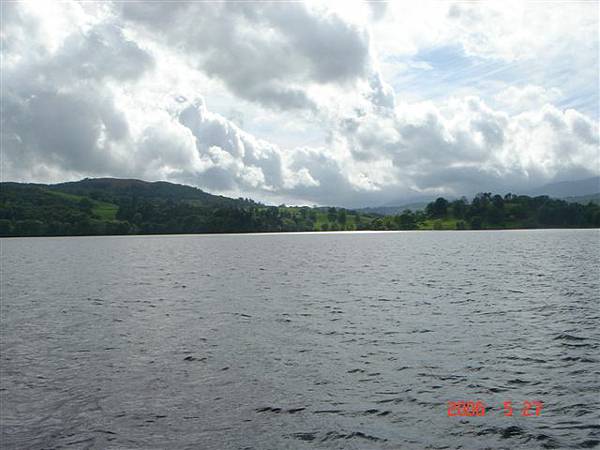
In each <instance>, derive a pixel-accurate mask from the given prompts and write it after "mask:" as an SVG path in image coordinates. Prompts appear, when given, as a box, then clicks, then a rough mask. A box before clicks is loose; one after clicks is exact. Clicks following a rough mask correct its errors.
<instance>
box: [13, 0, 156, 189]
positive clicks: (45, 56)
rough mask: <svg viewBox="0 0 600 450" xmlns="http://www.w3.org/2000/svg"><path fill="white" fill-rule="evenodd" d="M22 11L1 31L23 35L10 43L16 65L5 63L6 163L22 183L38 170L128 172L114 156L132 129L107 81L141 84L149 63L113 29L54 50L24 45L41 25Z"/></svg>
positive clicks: (76, 37) (77, 37) (96, 30)
mask: <svg viewBox="0 0 600 450" xmlns="http://www.w3.org/2000/svg"><path fill="white" fill-rule="evenodd" d="M3 7H4V5H3ZM19 7H20V5H14V6H13V8H17V9H16V11H14V12H13V13H11V14H9V15H8V17H3V25H6V26H7V27H8V28H11V29H15V30H17V31H18V32H15V33H13V34H11V37H10V38H8V39H7V40H8V41H10V42H11V45H9V46H8V48H9V49H18V54H19V56H20V57H21V59H20V60H16V61H18V62H14V61H15V60H11V59H10V58H11V57H14V56H15V54H14V53H11V51H8V52H7V54H6V55H7V57H8V60H9V61H11V62H10V63H9V64H3V81H4V86H3V89H2V102H3V106H4V108H3V114H2V121H3V130H2V144H3V151H4V153H5V155H6V158H7V159H8V160H9V161H7V162H8V165H9V166H10V167H11V168H12V171H13V172H14V174H15V175H16V176H17V177H19V176H27V174H29V173H30V172H31V171H32V170H33V169H32V167H35V166H44V167H47V168H48V170H68V171H70V172H76V173H77V172H78V173H83V172H89V173H100V174H111V173H112V174H117V173H123V171H124V170H125V167H124V165H123V164H122V162H118V161H115V160H114V159H113V158H112V157H111V156H110V154H109V153H110V151H111V149H112V148H113V146H114V145H121V144H123V145H125V144H126V143H127V140H128V139H129V125H128V123H127V120H126V118H125V116H124V114H123V113H122V112H121V111H119V110H118V109H117V107H116V106H115V104H114V99H113V93H112V91H111V89H110V88H109V87H108V86H107V85H106V81H107V80H112V81H118V82H120V83H121V82H128V81H134V80H136V79H138V78H139V77H140V76H141V75H142V74H143V73H144V72H146V71H147V70H149V69H150V68H151V67H152V65H153V59H152V57H151V56H150V55H149V54H147V53H146V52H145V51H143V50H142V49H140V48H139V47H138V46H137V44H135V43H134V42H132V41H130V40H128V39H126V38H125V36H124V35H123V32H122V31H121V30H120V29H119V28H118V27H116V26H114V25H111V24H99V25H96V26H93V27H92V28H91V29H90V30H88V31H87V32H85V33H81V32H75V33H73V34H71V35H70V36H68V37H67V38H66V39H65V40H64V42H63V43H62V45H61V46H60V47H59V48H58V49H56V50H55V51H54V52H50V51H48V50H46V49H45V48H44V47H43V46H42V45H39V44H38V45H36V44H35V42H36V41H35V39H34V40H33V43H31V44H30V45H28V46H27V45H24V44H23V42H21V41H20V39H22V38H23V36H27V35H28V34H29V35H30V36H32V37H35V36H36V31H37V26H38V24H37V21H36V20H35V19H33V18H31V17H30V16H28V15H27V14H25V13H23V12H22V11H21V10H20V9H19ZM3 12H4V11H3ZM15 51H17V50H15Z"/></svg>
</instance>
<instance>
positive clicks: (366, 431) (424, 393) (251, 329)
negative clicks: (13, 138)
mask: <svg viewBox="0 0 600 450" xmlns="http://www.w3.org/2000/svg"><path fill="white" fill-rule="evenodd" d="M599 238H600V232H599V231H598V230H571V231H567V230H540V231H498V232H490V231H487V232H400V233H345V234H327V233H325V234H279V235H212V236H148V237H82V238H30V239H3V240H1V245H2V283H1V288H2V303H1V311H0V312H1V335H0V336H1V366H0V368H1V392H0V400H1V406H0V408H1V425H2V427H1V447H2V448H5V449H24V448H28V449H29V448H30V449H49V448H69V449H78V448H79V449H87V448H102V449H104V448H109V449H110V448H113V449H117V448H119V449H122V448H131V449H164V448H169V449H184V448H189V449H199V448H202V449H287V448H289V449H322V448H324V449H337V448H339V449H342V448H344V449H398V448H402V449H405V448H409V449H410V448H415V449H423V448H467V449H475V448H507V449H512V448H590V447H594V446H596V445H598V443H599V439H600V418H599V412H598V411H599V410H600V408H599V407H598V406H599V396H600V365H599V348H600V317H599V316H600V312H599V309H600V308H599V306H600V305H599V300H598V298H599V292H600V285H599V276H600V239H599ZM454 400H483V401H485V402H486V404H487V405H488V409H487V412H486V415H485V417H468V418H461V417H448V415H447V402H448V401H454ZM524 400H540V401H542V402H543V403H544V408H543V410H542V414H541V415H540V416H539V417H522V416H521V415H520V406H522V402H523V401H524ZM504 401H512V402H513V405H514V415H513V416H512V417H505V416H504V413H503V409H502V404H503V402H504Z"/></svg>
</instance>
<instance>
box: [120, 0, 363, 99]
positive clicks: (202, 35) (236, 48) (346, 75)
mask: <svg viewBox="0 0 600 450" xmlns="http://www.w3.org/2000/svg"><path fill="white" fill-rule="evenodd" d="M116 8H117V10H118V11H119V12H120V14H121V15H122V17H123V18H125V19H126V20H128V21H130V22H133V23H137V24H141V25H143V26H144V27H145V28H146V30H148V32H149V33H151V34H157V33H158V34H159V35H160V37H161V38H162V39H164V40H166V41H167V42H169V43H170V44H171V45H173V46H176V47H181V48H185V50H186V51H187V52H188V53H189V54H191V55H194V56H195V59H196V64H197V66H198V67H199V68H201V69H202V70H204V71H205V72H206V73H208V74H209V75H211V76H213V77H216V78H218V79H220V80H222V81H223V82H224V83H225V84H226V85H227V87H228V88H229V89H230V90H231V91H232V92H233V93H235V94H236V95H238V96H239V97H241V98H245V99H247V100H250V101H255V102H258V103H261V104H263V105H265V106H268V107H275V108H281V109H302V108H307V109H314V108H315V104H314V101H313V100H311V99H310V98H309V96H308V94H307V92H306V85H307V84H308V83H313V82H314V83H345V82H352V81H354V80H356V79H357V78H361V77H364V76H366V74H367V73H368V68H369V63H370V55H369V36H368V34H367V32H366V31H364V30H360V29H358V28H356V27H354V26H352V25H349V24H347V23H345V22H344V21H342V20H341V19H340V18H338V17H336V16H334V15H326V16H325V15H319V14H315V13H313V12H312V11H311V10H309V9H308V7H307V6H306V5H304V4H301V3H285V4H277V3H262V4H257V3H252V4H244V3H239V2H236V3H227V2H224V3H181V2H177V3H176V4H172V7H171V4H168V5H167V4H165V3H158V4H155V3H152V4H148V3H141V2H123V3H117V4H116ZM257 30H261V31H259V32H257Z"/></svg>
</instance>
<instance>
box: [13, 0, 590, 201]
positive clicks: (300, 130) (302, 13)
mask: <svg viewBox="0 0 600 450" xmlns="http://www.w3.org/2000/svg"><path fill="white" fill-rule="evenodd" d="M598 33H599V28H598V3H597V2H593V1H589V2H577V1H569V2H566V1H564V2H562V1H553V2H540V1H536V2H530V3H526V2H523V1H516V2H510V1H502V2H498V3H493V2H485V3H476V2H445V1H438V2H432V3H428V2H425V1H419V2H416V1H414V2H395V3H382V2H376V3H375V2H372V3H366V2H352V1H348V0H345V1H340V2H337V3H336V2H307V3H299V2H260V3H252V2H198V1H196V2H190V3H186V2H180V1H176V2H175V1H170V2H158V1H154V2H146V3H144V2H139V1H135V2H133V1H127V2H123V1H122V2H51V1H40V2H32V3H29V2H12V3H11V2H3V3H2V31H1V41H2V89H1V100H2V133H1V138H2V179H3V181H9V180H10V181H36V182H57V181H65V180H77V179H80V178H83V177H99V176H113V177H131V178H141V179H144V180H151V181H154V180H167V181H173V182H179V183H185V184H191V185H194V186H198V187H200V188H202V189H204V190H207V191H209V192H218V193H223V194H226V195H231V196H236V197H237V196H244V197H252V198H254V199H258V200H262V201H266V202H269V203H280V202H285V203H302V204H326V205H342V206H350V207H352V206H365V205H380V204H385V203H389V202H392V203H394V202H397V201H399V200H401V201H404V200H408V199H411V198H416V197H419V196H432V195H437V194H444V195H447V196H453V195H462V194H467V195H470V194H472V193H476V192H479V191H494V192H501V193H505V192H508V191H513V192H515V191H517V192H519V191H521V192H522V191H526V190H527V189H530V188H533V187H537V186H539V185H541V184H544V183H547V182H550V181H555V180H569V179H578V178H584V177H588V176H593V175H598V174H599V173H600V155H599V148H598V145H599V134H598V120H599V111H598V108H599V106H598V105H599V79H598V76H599V75H598V71H599V68H598V67H599V66H598V63H599V61H598V55H599V47H598V40H599V38H598Z"/></svg>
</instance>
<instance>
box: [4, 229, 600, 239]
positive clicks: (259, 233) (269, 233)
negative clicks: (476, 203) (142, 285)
mask: <svg viewBox="0 0 600 450" xmlns="http://www.w3.org/2000/svg"><path fill="white" fill-rule="evenodd" d="M578 230H579V231H583V230H598V231H600V228H598V227H588V228H488V229H484V230H344V231H254V232H245V233H244V232H231V233H227V232H223V233H161V234H82V235H79V234H69V235H36V236H0V240H2V239H29V238H100V237H101V238H105V237H118V238H124V237H176V236H182V237H183V236H187V237H190V236H195V237H199V236H277V235H327V234H342V235H346V234H384V233H423V232H425V233H427V232H430V233H431V232H433V233H481V232H490V231H491V232H516V231H578Z"/></svg>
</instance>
